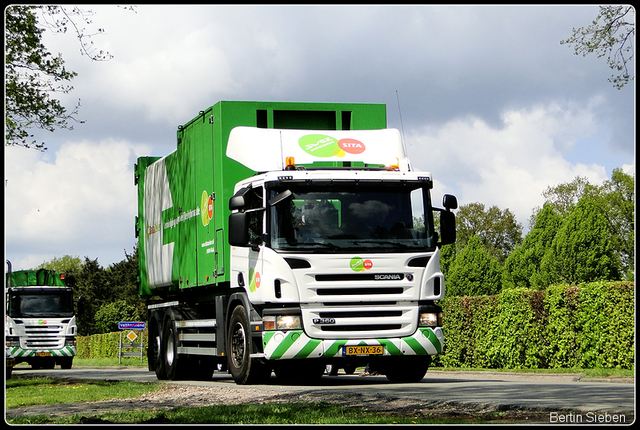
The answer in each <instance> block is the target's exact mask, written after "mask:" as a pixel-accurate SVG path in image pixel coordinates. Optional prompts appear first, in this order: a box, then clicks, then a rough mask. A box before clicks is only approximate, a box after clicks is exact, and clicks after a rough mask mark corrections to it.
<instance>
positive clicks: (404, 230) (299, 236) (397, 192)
mask: <svg viewBox="0 0 640 430" xmlns="http://www.w3.org/2000/svg"><path fill="white" fill-rule="evenodd" d="M333 188H335V190H333ZM284 190H285V189H271V190H270V191H269V198H272V197H273V196H275V195H277V194H278V193H280V192H282V191H284ZM289 190H291V191H292V195H291V196H290V197H289V198H287V199H286V200H284V201H281V202H279V203H278V204H276V205H275V206H273V207H272V208H271V212H270V225H271V228H270V238H271V247H272V248H273V249H275V250H280V251H296V252H300V251H303V252H304V251H306V252H309V251H313V252H331V251H354V250H363V249H366V250H368V251H370V252H420V251H427V250H434V249H435V244H436V238H435V237H434V235H433V216H432V213H431V207H430V205H431V203H430V199H429V191H428V190H427V189H424V190H423V189H422V188H415V189H413V190H412V189H411V188H409V187H408V186H397V187H390V186H379V187H377V188H374V187H370V186H369V187H363V186H352V187H349V188H337V187H332V191H326V187H324V188H323V190H322V191H317V190H316V189H314V187H312V186H309V187H300V188H295V187H291V188H289ZM425 214H427V216H426V217H425ZM425 219H426V222H425Z"/></svg>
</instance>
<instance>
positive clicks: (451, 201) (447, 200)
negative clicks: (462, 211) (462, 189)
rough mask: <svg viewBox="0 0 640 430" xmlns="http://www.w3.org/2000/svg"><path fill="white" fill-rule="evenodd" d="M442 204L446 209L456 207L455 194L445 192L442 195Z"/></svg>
mask: <svg viewBox="0 0 640 430" xmlns="http://www.w3.org/2000/svg"><path fill="white" fill-rule="evenodd" d="M442 206H444V207H445V208H446V209H447V210H451V209H458V199H456V196H452V195H451V194H445V195H444V196H442Z"/></svg>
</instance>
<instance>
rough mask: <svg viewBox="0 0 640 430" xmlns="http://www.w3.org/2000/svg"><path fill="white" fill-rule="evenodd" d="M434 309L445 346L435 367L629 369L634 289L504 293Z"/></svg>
mask: <svg viewBox="0 0 640 430" xmlns="http://www.w3.org/2000/svg"><path fill="white" fill-rule="evenodd" d="M440 304H441V305H442V307H443V309H444V320H443V327H444V333H445V345H446V346H445V353H444V354H443V355H441V356H439V357H438V358H437V359H436V361H435V363H434V365H439V366H447V367H463V368H490V369H499V368H500V369H534V368H539V369H554V368H572V367H578V368H584V369H591V368H605V369H611V368H619V369H633V365H634V336H635V318H634V315H635V314H634V283H633V282H595V283H589V284H581V285H580V286H578V287H574V286H554V287H550V288H549V289H547V290H544V291H531V290H527V289H507V290H503V291H502V292H501V293H500V294H498V295H496V296H476V297H448V298H445V299H444V300H442V301H441V303H440Z"/></svg>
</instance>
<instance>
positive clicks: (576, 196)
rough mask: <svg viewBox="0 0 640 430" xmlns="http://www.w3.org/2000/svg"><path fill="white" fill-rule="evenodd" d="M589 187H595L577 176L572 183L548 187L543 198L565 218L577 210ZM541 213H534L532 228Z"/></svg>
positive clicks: (536, 211)
mask: <svg viewBox="0 0 640 430" xmlns="http://www.w3.org/2000/svg"><path fill="white" fill-rule="evenodd" d="M589 187H593V185H591V184H590V183H589V180H588V179H587V178H586V177H583V176H576V177H575V178H574V179H573V181H571V182H567V183H564V184H559V185H556V186H554V187H551V186H549V187H547V189H546V190H544V191H543V192H542V196H543V197H544V198H545V204H550V205H551V206H553V209H554V210H555V211H556V212H557V213H558V214H560V216H562V217H563V218H565V217H566V216H567V215H569V213H571V211H573V209H575V207H576V205H577V204H578V201H579V200H580V198H581V197H582V196H583V195H584V193H585V192H586V190H587V189H588V188H589ZM539 211H540V208H536V209H534V211H533V215H532V216H531V220H530V224H531V225H532V226H533V222H535V220H536V217H537V213H538V212H539ZM531 221H533V222H531Z"/></svg>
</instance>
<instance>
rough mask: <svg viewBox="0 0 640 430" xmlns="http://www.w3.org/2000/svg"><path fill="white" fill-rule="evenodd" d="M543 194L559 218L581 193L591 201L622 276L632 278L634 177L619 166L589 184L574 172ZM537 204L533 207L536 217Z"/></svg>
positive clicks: (563, 215)
mask: <svg viewBox="0 0 640 430" xmlns="http://www.w3.org/2000/svg"><path fill="white" fill-rule="evenodd" d="M543 196H544V197H545V199H546V203H545V204H551V205H552V206H553V208H554V210H555V211H556V212H558V213H559V214H560V215H561V216H562V217H563V219H564V218H567V217H568V216H569V215H570V214H571V213H572V212H573V211H574V210H575V208H576V206H577V204H578V202H579V201H580V199H582V198H583V197H587V198H589V199H591V200H593V202H594V203H595V205H596V207H597V209H598V211H599V212H600V213H601V214H602V216H603V217H604V218H605V219H606V223H607V229H606V235H607V238H608V240H609V241H610V242H611V245H612V247H613V250H614V251H615V252H616V253H617V254H618V256H619V259H620V261H621V263H622V270H623V274H624V277H625V278H626V279H628V280H633V279H634V267H635V265H634V258H635V248H634V243H635V242H634V237H635V236H634V233H635V224H634V222H635V210H634V207H635V179H634V177H633V176H632V175H628V174H626V173H624V172H623V170H622V169H620V168H617V169H614V170H613V172H612V173H611V179H609V180H606V181H605V182H604V183H603V184H602V185H592V184H590V183H589V181H588V180H587V178H584V177H580V176H577V177H576V178H575V179H574V180H573V181H571V182H568V183H564V184H560V185H556V186H554V187H548V188H547V189H546V190H545V191H544V192H543ZM539 211H540V209H539V208H536V209H535V210H534V211H533V215H532V218H531V219H533V220H535V219H536V216H537V214H538V212H539Z"/></svg>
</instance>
